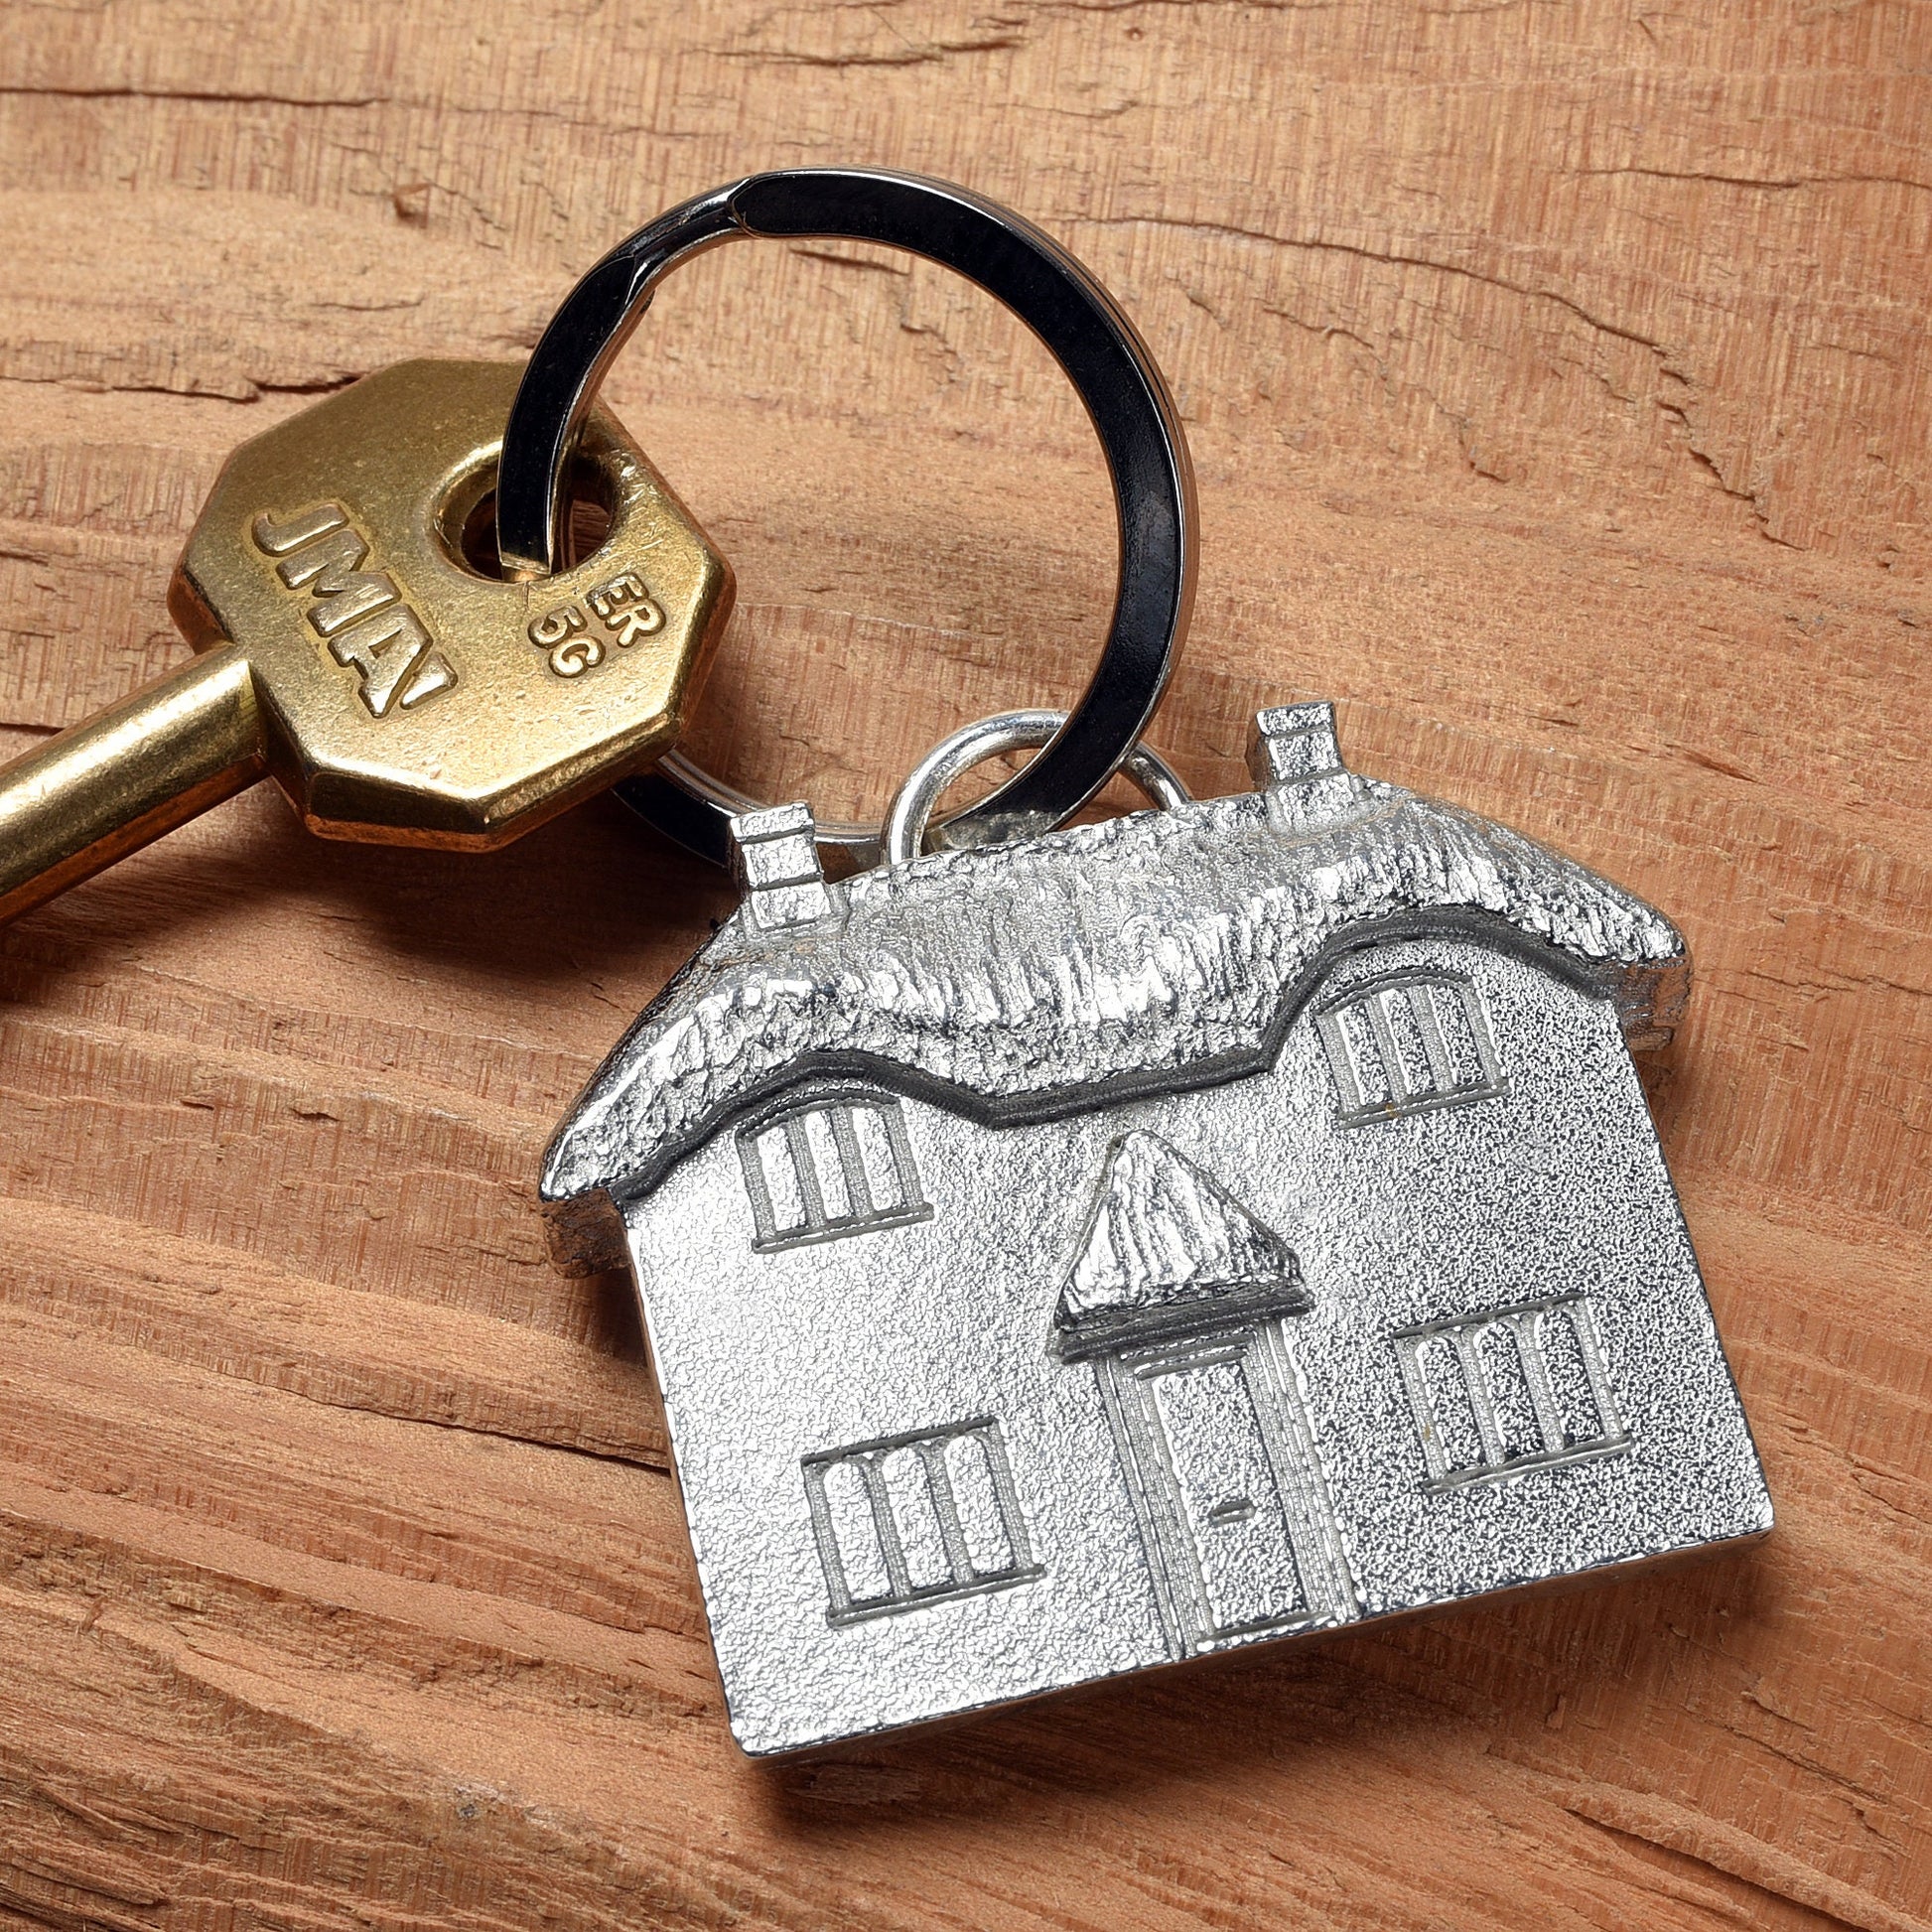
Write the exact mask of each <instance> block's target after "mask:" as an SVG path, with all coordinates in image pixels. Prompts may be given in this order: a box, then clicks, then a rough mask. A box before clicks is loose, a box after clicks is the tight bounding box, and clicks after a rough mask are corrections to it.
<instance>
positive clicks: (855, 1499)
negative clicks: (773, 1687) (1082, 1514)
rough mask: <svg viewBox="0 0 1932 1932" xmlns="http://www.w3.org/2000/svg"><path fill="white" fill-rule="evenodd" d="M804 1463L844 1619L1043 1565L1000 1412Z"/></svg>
mask: <svg viewBox="0 0 1932 1932" xmlns="http://www.w3.org/2000/svg"><path fill="white" fill-rule="evenodd" d="M803 1466H804V1475H805V1501H806V1505H807V1507H808V1508H809V1509H810V1511H811V1520H812V1536H813V1539H814V1540H815V1541H816V1543H817V1544H818V1560H819V1563H820V1565H821V1566H822V1567H823V1569H824V1572H825V1587H826V1592H827V1596H828V1599H829V1600H828V1602H827V1606H826V1614H827V1616H828V1617H829V1619H830V1620H831V1621H832V1622H833V1623H857V1622H859V1621H861V1620H862V1619H864V1618H866V1617H875V1616H890V1615H892V1614H893V1613H894V1612H895V1611H898V1610H909V1609H916V1608H917V1607H918V1606H919V1605H921V1604H923V1603H933V1602H939V1601H942V1600H944V1599H945V1598H947V1597H953V1596H972V1595H977V1594H978V1593H979V1592H981V1591H982V1590H989V1589H1004V1588H1005V1587H1008V1586H1009V1585H1012V1584H1024V1583H1029V1582H1031V1581H1032V1580H1033V1579H1034V1578H1035V1577H1037V1576H1038V1575H1039V1574H1040V1570H1039V1566H1038V1565H1037V1564H1036V1563H1035V1561H1034V1558H1033V1551H1032V1549H1031V1548H1030V1547H1029V1545H1028V1541H1027V1526H1026V1523H1025V1521H1024V1520H1023V1519H1022V1517H1021V1514H1020V1498H1019V1496H1018V1494H1017V1493H1016V1492H1015V1490H1014V1486H1013V1472H1012V1469H1011V1468H1010V1467H1009V1466H1008V1463H1007V1451H1006V1445H1005V1444H1004V1443H1003V1442H1002V1441H1001V1440H1000V1425H999V1424H998V1423H997V1422H996V1421H994V1419H993V1418H992V1417H991V1416H979V1417H975V1418H974V1419H973V1420H972V1421H971V1422H962V1423H954V1424H953V1425H952V1426H951V1427H950V1428H947V1429H935V1430H932V1431H929V1432H926V1433H922V1434H917V1435H911V1436H890V1437H885V1438H882V1439H881V1440H880V1441H878V1442H874V1443H854V1444H852V1445H851V1446H850V1447H849V1448H846V1449H827V1450H825V1451H823V1452H821V1453H819V1454H817V1455H808V1456H806V1458H805V1460H804V1465H803Z"/></svg>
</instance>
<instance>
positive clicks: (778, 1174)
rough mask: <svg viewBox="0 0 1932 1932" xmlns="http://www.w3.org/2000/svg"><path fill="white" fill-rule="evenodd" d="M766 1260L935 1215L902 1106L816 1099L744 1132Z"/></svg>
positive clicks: (742, 1151)
mask: <svg viewBox="0 0 1932 1932" xmlns="http://www.w3.org/2000/svg"><path fill="white" fill-rule="evenodd" d="M738 1158H739V1160H740V1162H741V1163H742V1164H743V1166H744V1169H745V1190H746V1192H747V1193H748V1194H749V1195H750V1196H751V1200H752V1217H753V1219H754V1220H755V1221H756V1222H757V1224H758V1234H757V1238H756V1239H755V1240H754V1242H753V1246H754V1247H755V1248H757V1249H758V1250H759V1252H760V1253H769V1252H770V1251H771V1250H773V1249H777V1248H794V1247H797V1246H799V1245H800V1244H801V1243H803V1242H807V1241H835V1240H837V1239H838V1238H839V1237H840V1236H841V1235H846V1234H864V1233H867V1232H868V1231H870V1230H871V1229H873V1228H888V1227H898V1226H901V1225H902V1224H903V1223H905V1222H907V1221H923V1220H925V1219H926V1218H927V1217H928V1216H929V1215H930V1214H931V1212H932V1209H931V1208H930V1207H929V1206H928V1205H927V1204H926V1201H925V1199H924V1197H923V1196H922V1195H921V1194H920V1192H919V1174H918V1169H917V1168H916V1167H915V1166H914V1165H913V1161H912V1149H911V1145H910V1143H909V1142H908V1141H907V1140H906V1138H905V1121H904V1118H903V1116H902V1115H901V1114H900V1112H899V1104H898V1102H897V1100H893V1099H889V1098H886V1097H885V1096H883V1095H880V1096H874V1095H845V1094H841V1095H838V1096H837V1097H835V1098H830V1099H816V1100H812V1101H808V1102H806V1103H805V1104H803V1105H801V1106H797V1107H793V1108H791V1109H789V1110H788V1111H787V1112H785V1113H782V1114H779V1115H777V1116H776V1117H775V1118H772V1117H769V1116H767V1117H766V1118H765V1119H763V1120H761V1121H759V1122H758V1123H757V1124H756V1125H755V1126H752V1127H745V1128H741V1129H740V1130H739V1135H738Z"/></svg>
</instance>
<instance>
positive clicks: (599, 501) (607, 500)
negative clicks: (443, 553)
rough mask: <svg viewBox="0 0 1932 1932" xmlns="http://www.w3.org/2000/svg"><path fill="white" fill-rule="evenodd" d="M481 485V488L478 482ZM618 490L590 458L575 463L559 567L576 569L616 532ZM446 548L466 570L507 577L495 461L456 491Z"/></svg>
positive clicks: (446, 516) (446, 523)
mask: <svg viewBox="0 0 1932 1932" xmlns="http://www.w3.org/2000/svg"><path fill="white" fill-rule="evenodd" d="M479 484H481V485H482V489H481V491H480V492H479V490H478V485H479ZM616 507H617V492H616V490H615V488H614V487H613V485H612V482H611V479H610V478H609V477H607V476H606V475H605V474H604V472H603V471H602V470H601V469H599V468H598V466H597V465H596V464H595V463H592V462H591V461H589V460H588V459H587V458H585V457H581V456H580V457H579V458H577V460H576V461H575V462H574V463H572V465H571V466H570V509H569V513H568V514H567V515H566V517H565V518H564V554H563V557H562V559H561V561H560V562H559V564H558V566H557V568H558V569H559V570H560V571H565V570H575V569H576V567H577V566H578V565H579V564H581V563H583V562H584V561H585V560H586V559H587V558H589V557H591V556H593V555H595V554H596V552H597V550H598V549H599V548H600V547H601V546H602V544H603V542H604V540H605V538H606V537H608V536H609V535H610V534H611V523H612V520H613V517H614V515H615V512H616ZM441 521H442V530H441V532H440V534H441V536H442V539H443V547H444V548H445V549H446V550H448V551H449V552H450V554H451V555H452V556H453V557H454V558H455V559H456V561H457V562H458V563H460V564H461V565H462V566H463V567H464V569H465V570H468V571H473V572H474V573H475V574H476V575H477V576H479V577H487V578H490V579H492V580H494V581H496V582H498V583H500V582H501V581H502V576H503V565H502V559H501V558H500V557H498V556H497V554H496V466H495V465H494V464H493V463H492V464H490V465H489V466H488V468H487V469H484V470H483V471H480V472H479V473H478V475H477V476H476V477H475V478H474V479H472V480H471V483H470V484H469V486H468V487H465V488H462V489H458V490H456V491H454V492H453V493H452V495H451V497H450V501H449V503H448V504H447V506H446V507H445V509H444V513H443V517H442V519H441Z"/></svg>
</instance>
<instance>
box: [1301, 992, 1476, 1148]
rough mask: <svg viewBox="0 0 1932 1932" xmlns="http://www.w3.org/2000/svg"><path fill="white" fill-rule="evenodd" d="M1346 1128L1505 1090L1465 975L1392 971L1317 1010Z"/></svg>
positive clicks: (1317, 1027) (1318, 1029) (1317, 1024)
mask: <svg viewBox="0 0 1932 1932" xmlns="http://www.w3.org/2000/svg"><path fill="white" fill-rule="evenodd" d="M1314 1025H1315V1031H1316V1032H1317V1033H1318V1034H1319V1035H1320V1038H1321V1046H1322V1050H1323V1051H1324V1052H1325V1053H1326V1054H1327V1056H1328V1071H1329V1073H1330V1074H1331V1075H1332V1076H1333V1078H1334V1083H1335V1099H1336V1111H1337V1113H1338V1114H1339V1117H1340V1120H1341V1124H1342V1125H1343V1126H1344V1127H1357V1126H1360V1125H1362V1124H1363V1123H1364V1122H1366V1121H1373V1120H1393V1119H1395V1118H1396V1117H1397V1116H1398V1115H1401V1114H1417V1113H1423V1112H1426V1111H1427V1110H1428V1109H1430V1108H1432V1107H1452V1106H1456V1105H1458V1104H1460V1103H1462V1102H1466V1101H1470V1100H1484V1099H1487V1098H1488V1097H1489V1096H1490V1095H1491V1094H1497V1093H1501V1092H1503V1091H1504V1090H1505V1089H1506V1087H1507V1085H1508V1082H1507V1081H1506V1080H1505V1079H1504V1078H1503V1072H1502V1065H1501V1062H1500V1061H1499V1060H1498V1059H1497V1058H1496V1045H1495V1041H1494V1040H1493V1039H1492V1038H1491V1036H1490V1033H1489V1016H1488V1015H1487V1013H1485V1012H1484V1010H1483V1005H1482V995H1481V994H1480V993H1478V992H1477V991H1476V989H1475V987H1474V986H1473V985H1471V984H1470V982H1469V981H1468V980H1466V979H1464V978H1463V977H1462V975H1461V974H1459V973H1433V972H1432V973H1418V972H1407V973H1391V974H1389V975H1387V976H1386V977H1384V978H1382V979H1376V980H1369V981H1367V982H1365V983H1363V984H1360V985H1356V986H1351V987H1348V988H1346V989H1345V990H1344V991H1342V992H1340V993H1337V994H1335V995H1334V996H1333V997H1332V998H1330V999H1328V1000H1326V1001H1324V1002H1323V1003H1322V1004H1321V1005H1320V1006H1319V1007H1317V1008H1316V1009H1315V1014H1314Z"/></svg>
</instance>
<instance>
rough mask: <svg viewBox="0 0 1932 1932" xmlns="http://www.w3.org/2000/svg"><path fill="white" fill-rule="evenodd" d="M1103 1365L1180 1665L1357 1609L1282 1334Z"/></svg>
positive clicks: (1213, 1340)
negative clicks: (1226, 1647) (1207, 1652)
mask: <svg viewBox="0 0 1932 1932" xmlns="http://www.w3.org/2000/svg"><path fill="white" fill-rule="evenodd" d="M1095 1366H1096V1367H1097V1368H1099V1369H1100V1371H1101V1379H1102V1382H1103V1385H1105V1386H1106V1387H1107V1390H1108V1395H1109V1401H1108V1408H1109V1411H1110V1414H1111V1418H1112V1421H1113V1425H1114V1433H1115V1439H1116V1443H1117V1446H1118V1448H1119V1450H1120V1454H1121V1460H1122V1463H1123V1465H1124V1469H1125V1473H1126V1474H1127V1476H1128V1481H1129V1486H1130V1487H1131V1488H1132V1489H1133V1491H1134V1494H1135V1501H1136V1504H1137V1506H1138V1510H1139V1513H1140V1516H1141V1527H1142V1534H1143V1537H1144V1539H1145V1540H1146V1542H1147V1544H1148V1551H1149V1556H1150V1558H1151V1559H1152V1561H1153V1565H1154V1569H1155V1572H1156V1583H1157V1587H1158V1592H1159V1594H1160V1595H1161V1597H1162V1599H1163V1601H1162V1607H1163V1612H1164V1617H1165V1620H1166V1621H1167V1623H1168V1625H1169V1635H1170V1637H1171V1638H1172V1639H1173V1641H1174V1643H1175V1646H1176V1649H1177V1651H1178V1653H1179V1654H1180V1655H1183V1656H1186V1655H1192V1654H1193V1653H1195V1652H1197V1651H1202V1650H1213V1649H1218V1648H1220V1647H1221V1646H1223V1645H1224V1644H1228V1643H1235V1642H1239V1641H1241V1640H1242V1639H1244V1638H1251V1637H1256V1636H1262V1635H1280V1634H1285V1633H1286V1632H1287V1631H1290V1630H1293V1629H1296V1628H1300V1627H1305V1626H1309V1625H1313V1624H1321V1623H1331V1622H1335V1621H1338V1620H1340V1619H1343V1618H1346V1617H1348V1616H1350V1615H1352V1614H1353V1613H1354V1612H1353V1602H1352V1593H1351V1591H1350V1590H1349V1587H1348V1582H1347V1577H1346V1573H1345V1571H1344V1569H1343V1567H1342V1563H1341V1555H1340V1548H1339V1541H1338V1539H1337V1537H1336V1534H1335V1529H1334V1523H1333V1519H1332V1517H1331V1515H1330V1513H1329V1510H1328V1505H1327V1497H1326V1492H1325V1489H1324V1486H1323V1484H1322V1482H1321V1478H1320V1475H1319V1472H1318V1471H1317V1470H1316V1468H1315V1465H1314V1462H1313V1458H1312V1454H1311V1446H1310V1444H1309V1440H1308V1427H1307V1423H1306V1420H1305V1418H1304V1417H1303V1415H1302V1410H1301V1404H1300V1402H1299V1401H1298V1400H1297V1399H1296V1395H1295V1380H1294V1373H1293V1369H1292V1366H1291V1364H1290V1363H1289V1360H1288V1354H1287V1348H1286V1344H1285V1341H1284V1338H1283V1335H1282V1333H1281V1330H1280V1328H1279V1326H1278V1325H1277V1324H1275V1323H1273V1322H1265V1323H1260V1324H1257V1325H1254V1326H1249V1327H1242V1328H1234V1329H1224V1330H1221V1331H1220V1332H1217V1333H1208V1334H1203V1335H1197V1336H1195V1337H1193V1338H1192V1339H1190V1340H1188V1341H1185V1342H1177V1343H1171V1344H1168V1345H1166V1346H1163V1347H1160V1348H1154V1349H1148V1350H1135V1351H1124V1352H1122V1353H1121V1354H1118V1355H1114V1356H1110V1357H1107V1358H1104V1359H1103V1360H1102V1361H1100V1362H1098V1363H1096V1365H1095Z"/></svg>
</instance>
